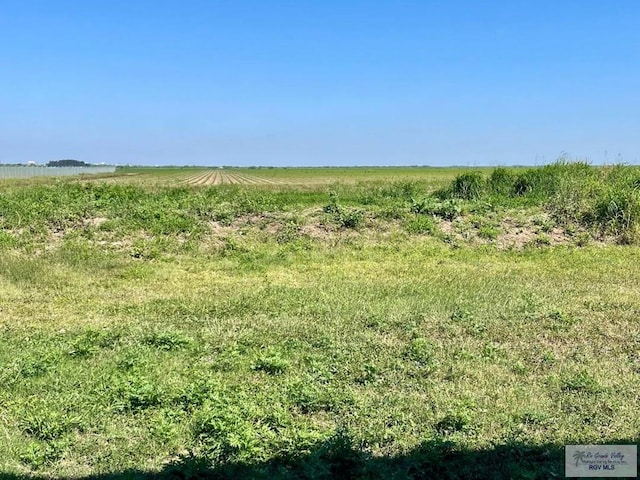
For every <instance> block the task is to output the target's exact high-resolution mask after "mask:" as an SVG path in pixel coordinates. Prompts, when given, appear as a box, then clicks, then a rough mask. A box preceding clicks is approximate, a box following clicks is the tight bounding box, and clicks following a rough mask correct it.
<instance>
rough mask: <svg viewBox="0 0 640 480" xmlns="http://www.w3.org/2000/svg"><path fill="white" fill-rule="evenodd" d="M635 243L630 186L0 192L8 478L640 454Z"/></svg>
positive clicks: (230, 181)
mask: <svg viewBox="0 0 640 480" xmlns="http://www.w3.org/2000/svg"><path fill="white" fill-rule="evenodd" d="M639 224H640V171H639V170H638V169H636V168H633V167H620V166H618V167H609V168H604V169H602V168H600V169H596V168H592V167H589V166H587V165H582V164H563V163H560V164H556V165H552V166H549V167H545V168H539V169H530V170H529V169H496V170H494V169H435V168H417V167H416V168H398V169H393V168H370V169H364V168H362V169H266V168H265V169H208V170H205V169H195V168H193V169H181V168H176V169H122V170H119V171H118V172H117V173H116V174H115V175H108V176H104V177H96V178H94V177H91V178H78V179H62V180H51V179H49V180H31V181H28V182H27V181H17V180H16V181H4V182H1V183H0V332H1V335H0V382H1V384H2V385H3V388H2V389H0V476H1V477H2V478H7V479H18V478H96V479H98V478H100V479H105V480H106V479H115V480H124V479H129V478H147V477H149V478H151V477H153V478H156V477H157V478H286V479H289V478H291V479H293V478H296V479H298V478H313V479H321V478H396V479H409V478H413V479H418V478H469V479H471V478H529V479H532V478H541V479H542V478H545V479H546V478H553V477H556V478H563V477H564V445H565V444H590V443H593V444H605V443H607V444H618V443H638V439H639V438H640V415H638V408H639V406H640V386H639V385H638V375H639V374H640V354H639V353H638V352H640V324H639V323H638V318H639V316H640V269H639V268H638V267H637V261H638V258H639V254H640V248H639V247H638V243H639V242H638V238H639V237H638V232H639V231H640V230H639V228H638V225H639ZM3 475H4V476H3Z"/></svg>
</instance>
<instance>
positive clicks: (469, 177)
mask: <svg viewBox="0 0 640 480" xmlns="http://www.w3.org/2000/svg"><path fill="white" fill-rule="evenodd" d="M484 190H485V180H484V178H483V176H482V174H481V173H479V172H471V173H463V174H462V175H458V176H457V177H456V178H455V179H454V180H453V183H452V184H451V193H452V194H453V196H455V197H458V198H464V199H465V200H474V199H476V198H478V197H479V196H480V195H482V193H483V192H484Z"/></svg>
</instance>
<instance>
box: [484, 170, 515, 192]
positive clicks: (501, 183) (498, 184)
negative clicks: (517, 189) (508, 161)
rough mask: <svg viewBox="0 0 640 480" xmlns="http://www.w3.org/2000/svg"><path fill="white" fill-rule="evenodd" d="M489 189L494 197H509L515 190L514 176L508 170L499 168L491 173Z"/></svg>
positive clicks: (488, 183)
mask: <svg viewBox="0 0 640 480" xmlns="http://www.w3.org/2000/svg"><path fill="white" fill-rule="evenodd" d="M487 187H488V189H489V191H490V192H491V193H492V194H494V195H505V196H508V195H510V194H511V192H512V191H513V188H514V176H513V174H512V173H511V172H510V171H509V170H507V169H506V168H504V167H498V168H496V169H495V170H494V171H493V172H491V176H490V177H489V181H488V182H487Z"/></svg>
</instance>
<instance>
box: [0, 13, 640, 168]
mask: <svg viewBox="0 0 640 480" xmlns="http://www.w3.org/2000/svg"><path fill="white" fill-rule="evenodd" d="M562 152H565V153H566V154H567V155H568V156H569V157H570V158H574V159H586V160H589V161H591V162H592V163H594V164H600V163H603V162H604V161H607V162H609V163H611V162H616V161H623V162H626V163H638V162H639V160H640V2H639V1H638V0H616V1H611V2H606V1H604V0H554V1H548V0H528V1H524V0H508V1H507V0H504V1H491V0H486V1H479V0H476V1H456V0H450V1H445V0H442V1H432V0H421V1H392V0H387V1H375V0H367V1H360V0H353V1H350V0H315V1H307V0H291V1H283V0H273V1H266V0H250V1H243V0H230V1H227V0H184V1H177V0H171V1H165V0H153V1H149V0H126V1H122V0H77V1H71V0H56V1H51V0H28V1H26V0H0V162H3V163H7V162H26V161H29V160H34V161H37V162H39V163H43V162H47V161H49V160H58V159H63V158H74V159H78V160H84V161H87V162H96V163H97V162H108V163H132V164H147V165H154V164H176V165H184V164H187V165H238V166H248V165H269V166H271V165H274V166H275V165H288V166H293V165H300V166H308V165H415V164H418V165H451V164H458V165H510V164H536V163H538V164H541V163H548V162H551V161H553V160H555V159H556V158H557V157H558V156H559V155H560V154H561V153H562Z"/></svg>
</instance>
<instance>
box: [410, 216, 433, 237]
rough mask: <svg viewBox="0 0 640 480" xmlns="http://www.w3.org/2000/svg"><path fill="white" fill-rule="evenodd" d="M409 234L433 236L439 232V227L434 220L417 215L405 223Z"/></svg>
mask: <svg viewBox="0 0 640 480" xmlns="http://www.w3.org/2000/svg"><path fill="white" fill-rule="evenodd" d="M405 228H406V229H407V232H409V233H413V234H429V235H433V234H435V233H436V232H437V226H436V224H435V222H434V221H433V218H431V217H428V216H425V215H416V216H413V217H411V218H409V219H408V220H407V221H406V222H405Z"/></svg>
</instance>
